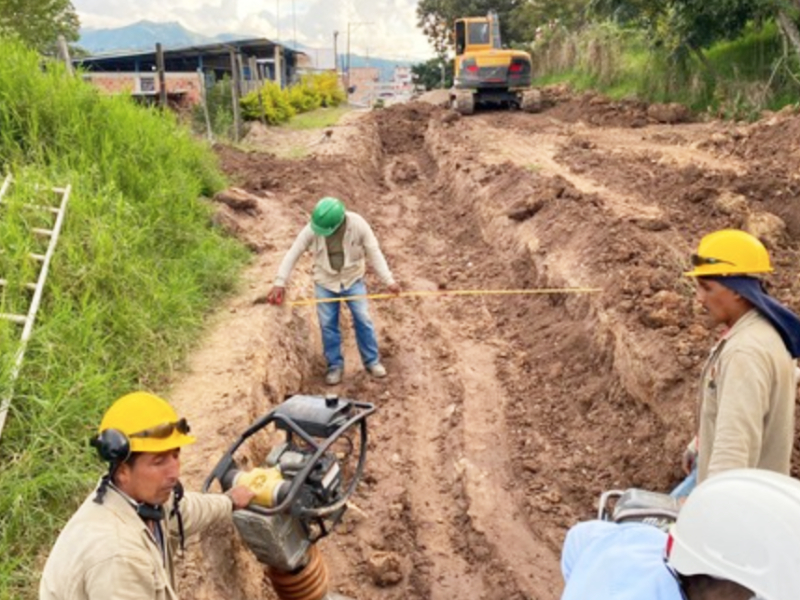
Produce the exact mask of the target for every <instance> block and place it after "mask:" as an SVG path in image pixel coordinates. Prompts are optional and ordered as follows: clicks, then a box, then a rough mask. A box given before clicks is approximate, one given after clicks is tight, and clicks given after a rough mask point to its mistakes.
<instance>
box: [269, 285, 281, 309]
mask: <svg viewBox="0 0 800 600" xmlns="http://www.w3.org/2000/svg"><path fill="white" fill-rule="evenodd" d="M284 292H286V288H285V287H283V286H282V285H274V286H272V289H271V290H270V291H269V293H268V294H267V302H269V303H270V304H283V296H284Z"/></svg>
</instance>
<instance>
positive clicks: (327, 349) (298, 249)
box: [267, 197, 400, 385]
mask: <svg viewBox="0 0 800 600" xmlns="http://www.w3.org/2000/svg"><path fill="white" fill-rule="evenodd" d="M309 248H312V249H313V252H314V271H313V277H314V290H315V294H316V297H317V298H319V299H328V298H344V297H350V296H365V295H366V294H367V288H366V286H365V285H364V272H365V271H366V259H369V261H370V264H371V265H372V267H373V268H374V269H375V271H376V273H377V275H378V277H380V279H381V281H382V282H383V283H384V284H385V285H386V287H387V289H388V290H389V291H390V292H391V293H393V294H397V293H399V292H400V286H399V285H397V283H396V282H395V280H394V277H392V272H391V271H390V270H389V266H388V265H387V264H386V258H384V256H383V253H382V252H381V249H380V246H379V245H378V240H377V239H376V238H375V234H374V233H373V232H372V228H371V227H370V226H369V224H368V223H367V222H366V221H365V220H364V218H363V217H362V216H360V215H357V214H356V213H354V212H350V211H348V210H346V209H345V206H344V203H343V202H342V201H341V200H339V199H337V198H330V197H326V198H322V199H321V200H320V201H319V202H317V205H316V207H315V208H314V212H313V213H312V215H311V221H310V222H309V223H308V225H306V226H305V227H304V228H303V230H302V231H301V232H300V234H299V235H298V236H297V239H295V241H294V244H292V247H291V248H290V249H289V252H287V253H286V256H285V257H284V258H283V261H282V262H281V266H280V267H279V269H278V276H277V277H276V278H275V282H274V285H273V287H272V289H271V290H270V291H269V293H268V294H267V300H268V301H269V302H270V303H271V304H281V303H282V302H283V299H284V296H285V291H286V281H287V280H288V279H289V275H291V272H292V269H293V268H294V265H295V263H296V262H297V259H298V258H300V255H302V254H303V252H305V251H306V250H308V249H309ZM345 302H346V303H347V306H348V307H349V308H350V313H351V314H352V315H353V327H354V329H355V333H356V342H357V344H358V351H359V353H360V355H361V362H362V363H363V364H364V367H365V368H366V369H367V371H368V372H369V373H370V374H371V375H372V376H373V377H376V378H381V377H385V376H386V369H385V368H384V366H383V365H382V364H381V360H380V353H379V352H378V340H377V338H376V336H375V327H374V326H373V324H372V319H371V318H370V316H369V305H368V303H367V300H366V298H356V299H352V300H346V301H345ZM340 306H341V302H320V303H319V304H317V315H318V317H319V325H320V329H321V330H322V346H323V351H324V353H325V360H326V361H327V363H328V370H327V373H326V375H325V382H326V383H327V384H328V385H336V384H338V383H340V382H341V381H342V375H343V374H344V357H343V356H342V335H341V332H340V330H339V307H340Z"/></svg>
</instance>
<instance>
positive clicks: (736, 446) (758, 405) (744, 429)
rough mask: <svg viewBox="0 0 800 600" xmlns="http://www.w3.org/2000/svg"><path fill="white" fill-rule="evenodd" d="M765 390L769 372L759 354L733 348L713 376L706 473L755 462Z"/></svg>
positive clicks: (766, 407)
mask: <svg viewBox="0 0 800 600" xmlns="http://www.w3.org/2000/svg"><path fill="white" fill-rule="evenodd" d="M769 392H770V371H769V368H768V366H767V364H766V360H765V358H764V357H763V356H762V355H761V354H760V353H758V352H752V351H741V350H737V351H734V352H732V353H731V354H730V355H729V356H728V357H726V358H725V361H724V363H723V364H721V369H720V376H719V377H718V378H717V394H718V402H717V405H718V408H717V417H716V424H715V425H716V428H715V434H714V440H713V441H712V447H711V456H710V460H709V464H708V475H709V476H711V475H715V474H717V473H721V472H722V471H727V470H729V469H737V468H748V467H754V466H755V465H756V464H757V462H758V459H759V456H760V455H761V446H762V443H763V441H764V440H763V433H764V430H763V427H764V425H763V424H764V415H766V413H767V411H768V410H769V397H770V396H769Z"/></svg>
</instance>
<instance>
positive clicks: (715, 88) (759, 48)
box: [533, 23, 800, 118]
mask: <svg viewBox="0 0 800 600" xmlns="http://www.w3.org/2000/svg"><path fill="white" fill-rule="evenodd" d="M781 48H782V46H781V38H780V33H779V31H778V28H777V26H776V25H775V24H774V23H766V24H764V25H763V26H760V27H756V26H754V25H753V26H750V27H749V28H748V29H747V30H746V31H745V33H744V34H743V35H742V36H741V37H740V38H738V39H736V40H732V41H726V42H720V43H718V44H716V45H714V46H713V47H711V48H709V49H708V50H706V51H705V56H706V59H707V63H708V65H709V67H710V68H707V67H706V66H705V65H703V64H701V62H700V61H699V60H698V59H697V58H696V57H695V56H691V57H690V58H689V60H687V61H686V62H684V63H683V64H682V65H679V64H677V63H675V62H674V61H671V60H670V59H669V58H668V57H667V56H666V55H665V54H664V53H663V51H661V50H657V49H653V48H651V47H649V46H648V42H647V40H646V39H645V37H644V33H643V32H641V31H635V30H622V29H619V28H616V27H615V26H613V25H610V24H608V23H603V24H596V25H594V26H591V27H589V28H587V29H586V30H584V31H583V32H581V33H579V34H575V33H572V34H562V35H558V36H554V37H553V38H552V39H551V40H549V41H548V42H546V43H544V44H541V45H540V46H539V47H538V48H535V49H534V51H533V53H534V57H535V58H537V57H538V60H537V62H538V63H539V65H538V72H539V73H541V76H540V77H539V78H538V79H537V81H536V84H537V85H548V84H553V83H568V84H570V85H571V86H572V87H573V88H575V89H576V90H578V91H582V90H587V89H595V90H599V91H601V92H603V93H605V94H606V95H608V96H610V97H611V98H614V99H620V98H631V97H636V98H639V99H642V100H645V101H648V102H681V103H683V104H686V105H687V106H689V107H691V108H692V109H694V110H696V111H709V112H712V113H715V114H719V115H722V116H727V117H731V118H753V117H755V116H757V115H758V114H759V113H760V111H761V110H762V109H765V108H768V109H772V110H775V109H778V108H781V107H782V106H785V105H786V104H789V103H796V102H797V97H798V93H799V92H800V85H798V83H797V80H795V79H794V78H793V77H792V76H791V75H790V74H789V71H788V70H787V65H786V63H785V61H784V62H783V63H781V65H780V68H778V69H776V68H775V67H776V65H777V63H778V61H779V59H780V57H781ZM573 49H574V50H573ZM568 50H571V51H568ZM565 55H566V56H569V57H570V59H569V60H564V59H563V57H564V56H565ZM788 67H789V68H791V69H793V70H794V72H795V73H797V72H798V67H797V64H796V63H795V62H794V60H793V59H791V60H790V63H789V65H788Z"/></svg>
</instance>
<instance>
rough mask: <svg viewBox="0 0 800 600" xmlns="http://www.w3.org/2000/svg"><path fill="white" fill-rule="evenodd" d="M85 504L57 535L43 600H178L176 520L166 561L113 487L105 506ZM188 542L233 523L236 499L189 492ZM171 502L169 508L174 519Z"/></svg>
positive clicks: (169, 525) (167, 528) (168, 531)
mask: <svg viewBox="0 0 800 600" xmlns="http://www.w3.org/2000/svg"><path fill="white" fill-rule="evenodd" d="M94 496H95V494H94V492H92V493H91V494H90V495H89V497H88V498H87V499H86V500H85V501H84V503H83V504H82V505H81V506H80V508H79V509H78V510H77V511H76V512H75V514H74V515H73V516H72V518H71V519H70V520H69V522H68V523H67V525H66V526H65V527H64V530H63V531H62V532H61V534H60V535H59V536H58V539H57V540H56V543H55V546H53V550H52V551H51V553H50V556H49V558H48V559H47V563H46V564H45V567H44V572H43V573H42V579H41V583H40V585H39V600H178V594H177V592H176V591H175V572H174V565H173V559H174V554H175V552H176V551H177V548H178V545H179V543H180V542H179V538H178V524H177V518H174V517H173V518H172V519H169V520H168V521H162V529H163V530H164V537H165V542H166V543H165V547H166V556H165V555H164V554H162V553H161V550H160V549H159V547H158V544H157V543H156V539H155V537H154V536H153V533H152V532H151V531H150V529H149V528H148V527H147V525H145V522H144V521H143V520H142V519H141V518H139V516H138V515H137V514H136V510H135V509H134V508H133V506H131V504H130V503H129V502H128V501H127V500H126V499H125V498H124V497H123V496H122V495H121V494H120V493H119V492H117V491H116V490H115V489H114V488H112V487H109V488H108V491H107V492H106V495H105V498H104V499H103V503H102V504H97V503H95V502H94V501H93V499H94ZM180 507H181V514H182V515H183V524H184V530H185V534H186V537H189V536H190V535H193V534H195V533H200V532H201V531H203V530H204V529H206V528H207V527H209V526H211V525H213V524H215V523H217V522H219V521H222V520H224V519H230V518H231V512H232V510H233V504H232V502H231V499H230V498H229V497H227V496H224V495H221V494H199V493H193V492H187V493H186V496H185V497H184V498H183V500H181V504H180ZM171 508H172V506H171V503H170V505H168V506H165V514H166V515H169V513H170V511H171Z"/></svg>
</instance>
